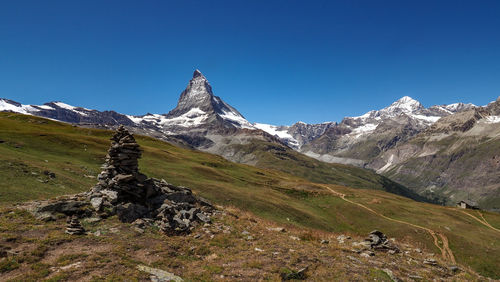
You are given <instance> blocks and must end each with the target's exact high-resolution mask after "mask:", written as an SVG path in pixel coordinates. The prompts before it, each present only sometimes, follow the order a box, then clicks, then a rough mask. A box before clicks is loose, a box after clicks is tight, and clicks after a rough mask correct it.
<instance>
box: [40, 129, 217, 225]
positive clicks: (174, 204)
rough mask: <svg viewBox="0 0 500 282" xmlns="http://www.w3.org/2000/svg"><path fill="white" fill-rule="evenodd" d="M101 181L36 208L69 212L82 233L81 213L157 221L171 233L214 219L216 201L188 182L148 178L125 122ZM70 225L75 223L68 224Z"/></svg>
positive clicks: (101, 175)
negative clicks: (196, 191)
mask: <svg viewBox="0 0 500 282" xmlns="http://www.w3.org/2000/svg"><path fill="white" fill-rule="evenodd" d="M111 141H112V142H111V147H110V148H109V150H108V154H107V156H106V162H105V164H104V165H103V166H102V168H103V171H102V172H101V173H100V174H99V176H98V180H99V182H98V183H97V184H96V185H95V186H94V187H93V188H92V189H91V191H89V192H86V193H82V194H78V195H76V196H73V197H71V198H67V199H62V200H57V201H53V202H49V203H45V204H41V205H39V206H38V207H37V208H36V209H35V213H36V214H44V215H45V216H47V213H64V214H66V215H68V216H71V220H70V221H68V228H71V233H70V232H68V233H70V234H80V233H79V231H78V228H79V227H78V224H79V223H77V221H78V218H82V217H89V216H93V217H101V218H105V217H109V216H112V215H117V216H118V218H119V219H120V220H121V221H122V222H128V223H132V222H136V221H137V220H139V219H146V220H145V221H144V222H148V223H152V224H154V225H156V226H157V227H158V228H160V230H162V231H164V232H165V233H169V234H182V233H188V232H190V230H191V229H192V228H193V227H194V226H195V225H196V224H198V223H209V222H210V214H211V211H212V210H213V207H212V205H211V204H210V203H209V202H208V201H207V200H205V199H202V198H200V197H196V196H195V195H193V193H192V191H191V190H190V189H189V188H186V187H180V186H174V185H172V184H169V183H167V182H166V181H165V180H159V179H155V178H148V177H147V176H146V175H144V174H142V173H140V172H139V166H138V159H139V158H140V157H141V150H140V147H139V145H138V144H137V143H136V141H135V139H134V137H133V136H132V135H131V134H130V133H129V132H128V131H127V130H126V129H125V128H124V127H123V126H120V127H119V128H118V130H117V131H116V133H115V134H114V135H113V137H112V138H111ZM68 230H70V229H68Z"/></svg>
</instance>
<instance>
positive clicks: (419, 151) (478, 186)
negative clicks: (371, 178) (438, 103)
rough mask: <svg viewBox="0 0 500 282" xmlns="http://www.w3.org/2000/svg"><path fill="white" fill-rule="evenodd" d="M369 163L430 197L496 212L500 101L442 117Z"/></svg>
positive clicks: (499, 189)
mask: <svg viewBox="0 0 500 282" xmlns="http://www.w3.org/2000/svg"><path fill="white" fill-rule="evenodd" d="M368 167H369V168H372V169H374V170H376V171H377V172H379V173H382V174H384V175H386V176H388V177H390V178H391V179H394V180H396V181H398V182H400V183H402V184H404V185H406V186H408V187H410V188H411V189H412V190H414V191H416V192H418V193H419V194H421V195H424V196H426V197H428V198H434V199H436V200H440V201H442V202H443V203H447V204H455V203H456V202H458V201H460V200H472V201H475V202H478V203H479V205H480V206H481V207H482V208H487V209H492V210H497V211H500V100H497V101H495V102H493V103H490V104H489V105H488V106H486V107H481V108H475V109H471V110H468V111H464V112H460V113H457V114H454V115H450V116H447V117H443V118H442V119H440V120H439V121H437V122H436V123H434V124H433V125H432V126H430V127H428V128H427V129H425V130H424V131H422V132H420V133H419V134H417V135H415V136H414V137H413V138H411V139H410V140H408V141H407V142H402V143H399V144H397V145H396V146H394V147H393V148H390V149H388V150H386V151H384V152H383V153H381V154H380V155H379V156H378V157H377V158H375V159H373V160H372V161H371V162H370V163H369V164H368Z"/></svg>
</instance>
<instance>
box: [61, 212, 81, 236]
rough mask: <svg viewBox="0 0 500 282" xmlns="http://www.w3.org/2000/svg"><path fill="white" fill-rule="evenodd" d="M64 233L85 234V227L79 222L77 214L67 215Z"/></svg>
mask: <svg viewBox="0 0 500 282" xmlns="http://www.w3.org/2000/svg"><path fill="white" fill-rule="evenodd" d="M66 233H67V234H70V235H82V234H85V229H84V228H83V226H82V225H81V224H80V221H79V220H78V216H76V215H73V216H70V217H68V219H67V221H66Z"/></svg>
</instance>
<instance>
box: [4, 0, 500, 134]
mask: <svg viewBox="0 0 500 282" xmlns="http://www.w3.org/2000/svg"><path fill="white" fill-rule="evenodd" d="M196 68H198V69H200V70H201V71H202V72H203V73H204V74H205V76H206V77H207V78H208V79H209V81H210V82H211V84H212V87H213V89H214V92H215V94H216V95H218V96H220V97H222V98H223V99H224V100H225V101H226V102H228V103H229V104H231V105H233V106H234V107H236V108H237V109H238V110H239V111H240V112H241V113H242V114H243V115H244V116H245V117H246V118H247V119H248V120H250V121H252V122H266V123H272V124H291V123H294V122H296V121H298V120H302V121H305V122H310V123H312V122H323V121H339V120H341V119H342V117H344V116H353V115H360V114H363V113H365V112H367V111H368V110H371V109H378V108H382V107H384V106H386V105H388V104H390V103H391V102H392V101H394V100H396V99H398V98H399V97H401V96H404V95H409V96H411V97H413V98H415V99H417V100H419V101H421V102H422V103H423V104H424V105H425V106H430V105H433V104H444V103H452V102H455V101H463V102H472V103H475V104H479V105H484V104H486V103H488V102H490V101H492V100H495V99H496V98H497V97H498V96H499V95H500V1H460V0H453V1H439V0H432V1H426V0H416V1H406V0H405V1H401V0H396V1H383V0H377V1H373V0H367V1H356V0H345V1H293V0H285V1H270V0H268V1H239V0H228V1H213V0H210V1H206V0H205V1H191V0H175V1H166V0H165V1H153V0H148V1H139V0H137V1H124V0H119V1H110V0H98V1H91V0H86V1H73V0H72V1H67V0H64V1H50V0H47V1H38V0H37V1H23V0H15V1H9V0H4V1H1V2H0V97H5V98H10V99H13V100H16V101H19V102H22V103H25V104H40V103H44V102H48V101H54V100H60V101H64V102H66V103H68V104H72V105H77V106H83V107H87V108H95V109H99V110H107V109H108V110H109V109H113V110H116V111H119V112H122V113H127V114H136V115H138V114H145V113H147V112H151V113H166V112H168V111H169V110H170V109H172V108H173V107H175V105H176V103H177V99H178V97H179V95H180V93H181V91H182V90H183V89H184V88H185V86H186V84H187V83H188V81H189V79H190V78H191V75H192V72H193V70H194V69H196Z"/></svg>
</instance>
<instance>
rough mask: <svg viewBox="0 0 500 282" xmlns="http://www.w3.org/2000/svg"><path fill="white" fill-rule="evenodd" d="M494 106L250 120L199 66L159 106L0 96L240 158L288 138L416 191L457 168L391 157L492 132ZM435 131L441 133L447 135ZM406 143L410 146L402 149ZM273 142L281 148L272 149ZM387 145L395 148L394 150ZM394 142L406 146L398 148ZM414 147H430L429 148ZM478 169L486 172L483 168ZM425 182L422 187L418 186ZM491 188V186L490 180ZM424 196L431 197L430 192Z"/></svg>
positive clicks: (313, 153)
mask: <svg viewBox="0 0 500 282" xmlns="http://www.w3.org/2000/svg"><path fill="white" fill-rule="evenodd" d="M498 107H499V106H498V101H497V102H492V103H490V104H489V105H487V106H484V107H478V106H475V105H473V104H464V103H455V104H450V105H436V106H431V107H428V108H425V107H424V106H423V105H422V104H421V103H420V102H418V101H416V100H414V99H412V98H410V97H408V96H405V97H402V98H401V99H399V100H397V101H396V102H394V103H392V104H391V105H389V106H388V107H385V108H383V109H381V110H372V111H369V112H367V113H366V114H364V115H361V116H357V117H346V118H344V119H343V120H342V121H341V122H339V123H337V122H325V123H320V124H306V123H303V122H297V123H295V124H294V125H292V126H274V125H269V124H263V123H250V122H249V121H248V120H246V119H245V117H244V116H243V115H242V114H241V113H239V112H238V111H237V110H236V109H235V108H234V107H232V106H230V105H229V104H227V103H226V102H224V101H223V100H222V99H221V98H220V97H217V96H215V95H214V93H213V90H212V87H211V85H210V83H209V82H208V80H207V79H206V77H205V76H204V75H203V74H202V73H201V72H200V71H198V70H196V71H195V72H194V74H193V77H192V79H191V80H190V81H189V83H188V85H187V87H186V89H185V90H184V91H183V92H182V93H181V95H180V98H179V101H178V104H177V106H176V107H175V108H174V109H172V110H171V111H169V112H168V113H166V114H146V115H142V116H131V115H124V114H120V113H117V112H114V111H102V112H101V111H97V110H91V109H86V108H82V107H74V106H70V105H68V104H65V103H62V102H50V103H46V104H44V105H38V106H37V105H23V104H20V103H18V102H15V101H12V100H8V99H0V111H11V112H17V113H23V114H30V115H36V116H41V117H46V118H50V119H54V120H58V121H63V122H68V123H73V124H76V125H79V126H86V127H96V128H108V129H110V128H117V127H118V126H119V125H125V126H126V127H127V128H128V129H129V130H131V131H132V132H134V133H138V134H145V135H149V136H152V137H155V138H159V139H162V140H165V141H169V142H172V143H176V144H180V145H183V146H187V147H191V148H196V149H199V150H202V151H206V152H210V153H214V154H218V155H221V156H223V157H225V158H226V159H229V160H232V161H235V162H240V163H246V164H257V163H258V162H259V158H262V157H259V156H258V155H259V152H254V151H252V150H261V149H262V148H268V149H269V150H271V151H272V154H275V155H276V156H278V157H279V158H283V156H284V155H287V158H288V157H291V156H288V155H289V154H286V153H285V154H284V153H283V152H281V150H283V148H286V146H288V147H290V148H292V149H294V150H296V151H298V152H300V153H302V154H305V155H307V156H309V157H313V158H316V159H318V160H321V161H324V162H330V163H343V164H350V165H356V166H360V167H367V168H370V169H374V170H375V171H377V172H378V173H382V174H385V175H387V176H389V177H391V178H393V179H395V180H397V181H399V182H400V183H403V184H404V185H409V186H410V187H412V188H413V189H414V190H415V191H418V192H420V193H427V192H425V191H429V189H431V190H432V189H433V188H429V187H434V186H437V187H444V186H447V185H448V184H449V183H451V182H453V181H455V180H453V179H457V178H456V177H455V176H456V175H457V174H463V169H462V170H461V169H460V167H458V168H457V169H456V170H455V172H454V173H451V174H450V176H449V177H444V176H440V177H441V178H440V179H441V180H439V181H437V180H436V179H433V180H431V179H430V178H425V180H422V181H416V182H411V181H412V180H411V179H414V178H415V177H419V175H416V174H417V173H414V172H412V170H409V171H408V172H407V173H400V172H401V169H400V168H398V169H399V170H398V171H397V172H394V170H393V168H395V167H396V166H397V164H399V163H402V162H407V161H408V160H409V158H410V157H409V156H412V158H413V157H414V155H415V154H417V151H419V150H420V149H415V148H414V147H412V146H414V145H412V144H414V143H415V142H416V141H415V140H420V139H421V136H431V135H432V136H434V137H432V138H434V139H435V140H444V139H446V138H447V137H449V135H457V134H459V135H460V136H462V135H464V134H465V135H471V132H476V131H477V134H476V135H475V136H476V138H483V137H484V138H490V137H491V134H490V133H491V132H486V131H484V130H480V129H477V130H476V129H475V128H478V124H479V127H481V126H483V125H481V124H496V123H497V121H500V117H498V115H499V114H500V113H497V112H498V111H500V110H498ZM483 127H484V126H483ZM481 128H482V127H481ZM492 132H495V131H494V130H493V131H492ZM442 135H446V136H445V137H446V138H445V137H443V136H442ZM436 136H439V137H436ZM419 138H420V139H419ZM434 139H433V140H434ZM255 142H269V143H270V144H276V145H277V147H275V148H274V147H273V146H252V144H255ZM242 146H246V147H245V148H246V149H242ZM247 147H248V148H247ZM409 147H411V148H413V149H412V150H409V149H408V148H409ZM249 148H253V149H249ZM273 148H274V149H273ZM277 148H281V149H279V150H276V149H277ZM402 148H404V149H402ZM284 150H287V149H284ZM394 150H396V151H397V152H398V153H397V154H396V153H394ZM401 150H404V151H405V152H408V151H411V152H412V153H411V154H403V153H401ZM426 150H427V149H426ZM432 152H434V151H432ZM434 153H435V152H434ZM419 154H421V155H422V154H423V155H424V156H429V155H432V154H431V153H429V151H426V152H425V153H422V152H420V153H419ZM280 155H282V156H281V157H280ZM410 159H411V158H410ZM419 160H420V161H421V162H422V163H421V165H422V166H426V165H427V164H428V162H429V160H427V159H419ZM457 165H459V164H457ZM390 171H392V172H390ZM481 175H483V174H481ZM482 177H483V178H485V176H484V175H483V176H482ZM471 179H472V178H471ZM436 181H437V182H436ZM450 181H451V182H450ZM476 182H477V179H476ZM486 182H488V181H486ZM486 182H485V181H479V183H486ZM436 183H437V184H436ZM463 183H469V182H467V181H465V182H463ZM460 185H464V184H460ZM468 185H472V184H470V183H469V184H468ZM417 186H418V187H417ZM493 186H494V187H496V186H495V185H493ZM425 187H427V188H426V189H427V190H425V189H423V188H425ZM450 187H451V188H449V189H451V190H453V189H455V188H457V187H458V186H457V185H451V186H450ZM453 187H455V188H453ZM447 189H448V188H447ZM457 189H458V188H457ZM478 189H479V188H478ZM492 189H493V191H496V190H495V189H496V188H492ZM424 190H425V191H424ZM495 193H496V192H493V194H495ZM473 194H474V193H473ZM461 195H462V194H461ZM441 196H442V197H444V198H446V199H447V200H446V202H449V201H450V199H451V198H450V197H449V196H443V195H440V197H441ZM462 196H463V195H462ZM430 197H431V198H434V197H435V195H431V196H430ZM457 197H458V196H457ZM483 198H484V197H483Z"/></svg>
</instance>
